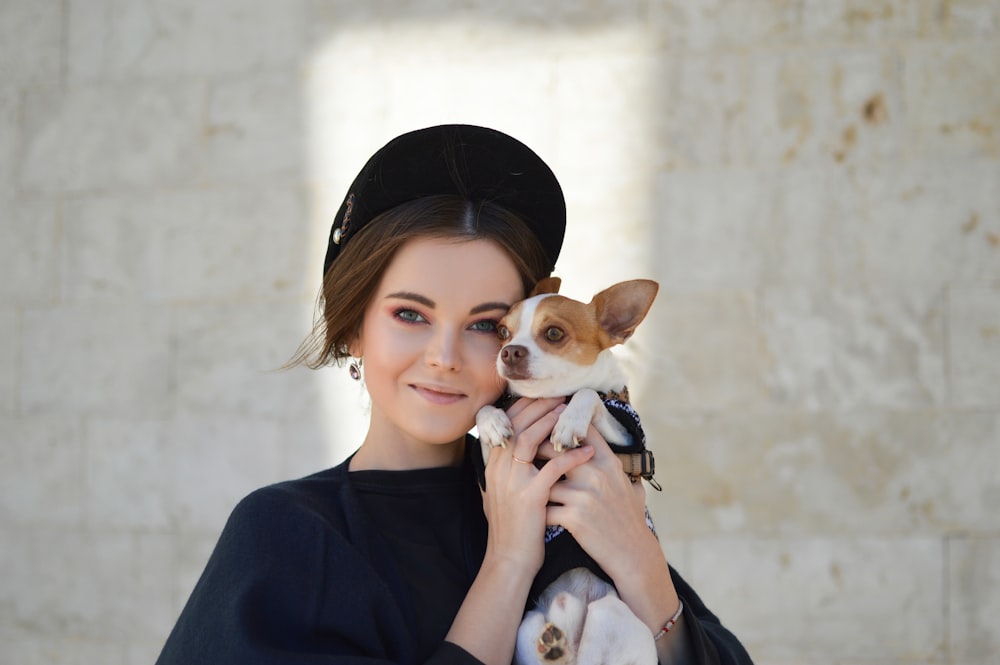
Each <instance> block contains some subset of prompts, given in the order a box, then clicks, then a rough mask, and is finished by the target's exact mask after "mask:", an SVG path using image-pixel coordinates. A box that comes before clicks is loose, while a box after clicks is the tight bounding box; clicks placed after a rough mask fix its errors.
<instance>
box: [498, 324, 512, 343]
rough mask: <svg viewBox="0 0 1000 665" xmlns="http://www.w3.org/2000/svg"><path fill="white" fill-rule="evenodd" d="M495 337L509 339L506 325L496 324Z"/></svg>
mask: <svg viewBox="0 0 1000 665" xmlns="http://www.w3.org/2000/svg"><path fill="white" fill-rule="evenodd" d="M497 337H499V338H500V339H503V340H507V339H510V330H508V329H507V326H504V325H499V326H497Z"/></svg>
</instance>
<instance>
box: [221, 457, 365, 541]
mask: <svg viewBox="0 0 1000 665" xmlns="http://www.w3.org/2000/svg"><path fill="white" fill-rule="evenodd" d="M356 511H357V506H356V502H355V500H354V499H353V497H352V490H351V486H350V483H349V482H348V477H347V462H346V461H345V462H343V463H341V464H339V465H337V466H334V467H332V468H329V469H325V470H323V471H319V472H317V473H314V474H311V475H308V476H305V477H302V478H296V479H294V480H285V481H281V482H278V483H273V484H271V485H266V486H264V487H261V488H259V489H256V490H254V491H252V492H250V493H249V494H248V495H246V496H245V497H244V498H243V499H241V500H240V501H239V503H237V505H236V507H235V508H234V509H233V512H232V514H231V515H230V517H229V521H228V523H227V525H226V528H227V529H233V528H240V527H252V528H254V529H255V530H257V529H269V528H274V527H278V528H280V527H281V526H282V525H286V526H287V525H288V524H289V523H290V522H292V523H297V524H301V523H302V521H310V522H316V523H317V524H318V523H324V524H326V525H332V526H337V527H339V526H342V525H343V524H345V523H346V522H347V521H348V520H350V519H351V514H352V513H353V512H356Z"/></svg>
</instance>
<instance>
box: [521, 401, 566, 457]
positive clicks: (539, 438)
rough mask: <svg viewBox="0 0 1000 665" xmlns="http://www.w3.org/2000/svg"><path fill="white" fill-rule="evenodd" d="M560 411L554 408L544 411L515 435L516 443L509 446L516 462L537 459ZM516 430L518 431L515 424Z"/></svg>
mask: <svg viewBox="0 0 1000 665" xmlns="http://www.w3.org/2000/svg"><path fill="white" fill-rule="evenodd" d="M558 417H559V413H558V412H556V411H553V410H549V411H548V412H543V413H541V414H540V416H539V417H538V418H537V419H536V420H534V421H533V422H530V423H529V424H528V425H527V426H526V428H525V429H523V430H520V432H519V433H515V435H514V444H513V445H512V446H508V447H509V448H510V450H511V455H512V459H513V460H515V461H516V462H523V463H531V462H533V461H534V459H535V454H536V453H537V452H538V447H539V446H540V445H541V444H542V442H543V441H545V440H546V439H548V437H549V434H550V433H551V432H552V428H553V427H555V424H556V419H557V418H558ZM515 432H518V430H517V427H516V426H515Z"/></svg>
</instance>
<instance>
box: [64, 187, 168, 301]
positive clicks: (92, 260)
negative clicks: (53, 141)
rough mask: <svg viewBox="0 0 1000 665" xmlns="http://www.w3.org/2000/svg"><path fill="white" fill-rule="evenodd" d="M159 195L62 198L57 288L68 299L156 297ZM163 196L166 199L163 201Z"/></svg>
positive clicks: (161, 217) (162, 209) (159, 290)
mask: <svg viewBox="0 0 1000 665" xmlns="http://www.w3.org/2000/svg"><path fill="white" fill-rule="evenodd" d="M165 198H166V197H162V196H155V195H153V196H144V197H137V198H134V199H133V198H124V199H121V198H94V199H71V200H69V201H67V202H65V203H64V204H63V209H62V210H63V219H64V224H63V232H62V271H61V282H62V285H61V294H62V296H63V298H65V299H66V300H67V301H70V302H89V303H96V302H104V303H107V304H118V305H121V304H124V303H129V302H131V303H139V302H141V301H143V300H162V299H163V297H164V293H163V290H164V288H163V285H162V281H163V280H164V276H163V272H164V271H165V266H164V257H163V252H164V249H163V241H162V237H163V225H164V224H165V223H167V222H168V221H169V220H170V219H171V218H170V216H169V214H170V213H169V212H168V211H171V210H173V211H174V214H182V213H178V212H177V211H176V210H174V209H173V208H172V207H171V206H169V205H168V204H167V203H166V202H165V200H164V199H165ZM169 200H170V199H169V198H166V201H169Z"/></svg>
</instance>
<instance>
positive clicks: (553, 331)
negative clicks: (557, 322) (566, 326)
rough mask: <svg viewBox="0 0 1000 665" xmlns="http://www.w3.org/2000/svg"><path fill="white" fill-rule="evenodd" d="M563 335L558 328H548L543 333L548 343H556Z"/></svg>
mask: <svg viewBox="0 0 1000 665" xmlns="http://www.w3.org/2000/svg"><path fill="white" fill-rule="evenodd" d="M565 334H566V333H564V332H563V331H562V330H561V329H560V328H549V329H548V330H546V331H545V339H547V340H549V341H550V342H558V341H559V340H561V339H562V338H563V335H565Z"/></svg>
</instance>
